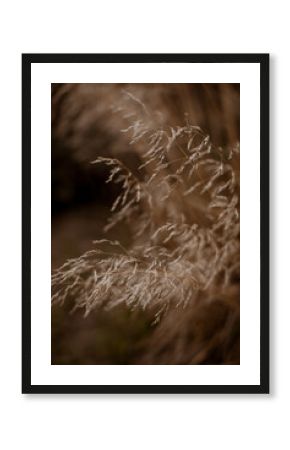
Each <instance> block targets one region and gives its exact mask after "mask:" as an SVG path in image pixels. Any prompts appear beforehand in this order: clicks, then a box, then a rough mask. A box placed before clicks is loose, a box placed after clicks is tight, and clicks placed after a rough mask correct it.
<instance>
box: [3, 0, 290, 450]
mask: <svg viewBox="0 0 290 450" xmlns="http://www.w3.org/2000/svg"><path fill="white" fill-rule="evenodd" d="M0 17H1V24H0V48H1V53H0V55H1V70H0V89H1V90H0V105H1V108H0V114H1V117H0V124H1V127H0V129H1V139H0V145H1V176H0V181H1V189H0V193H1V194H0V195H1V231H0V239H1V242H0V251H1V258H0V264H1V268H0V274H1V278H0V279H1V291H0V292H1V294H0V298H1V319H0V320H1V322H0V346H1V347H0V348H1V369H0V379H1V381H0V389H1V393H0V399H1V400H0V410H1V413H2V418H1V422H0V423H1V433H0V445H1V448H3V449H5V450H6V449H18V448H25V449H26V448H27V449H29V450H34V449H38V448H41V449H43V450H46V449H50V450H51V449H52V448H53V449H58V448H62V449H64V448H65V449H70V450H74V449H80V448H85V449H87V448H98V449H102V450H103V449H115V448H118V449H126V450H127V449H135V448H138V449H151V448H153V449H155V448H162V449H165V448H166V449H167V448H168V449H176V448H182V449H183V448H194V447H195V448H198V449H212V448H214V449H215V448H217V449H223V450H227V449H232V448H235V449H237V450H239V449H243V450H244V449H245V448H250V449H256V448H261V447H263V448H264V449H272V448H273V447H274V446H276V447H278V448H280V447H281V448H287V447H288V446H289V441H290V439H289V434H288V422H289V400H290V396H289V393H290V386H289V382H290V381H289V380H290V373H289V372H290V370H289V369H290V363H289V342H290V333H289V330H290V326H289V316H290V300H289V282H288V280H289V269H288V267H289V257H288V253H289V249H290V242H289V236H290V221H289V217H290V216H289V199H288V192H290V190H289V183H288V180H289V178H290V172H289V167H290V156H289V155H290V149H289V100H290V99H289V80H290V65H289V53H288V51H289V43H288V44H287V41H289V31H288V17H289V15H288V13H287V2H286V1H282V0H281V1H279V0H276V2H275V3H273V2H269V1H266V0H265V1H264V2H253V1H248V0H244V1H243V2H240V3H234V2H232V1H225V0H220V1H218V2H217V1H206V0H203V1H200V2H194V1H193V0H190V1H185V0H179V1H171V0H167V1H166V2H165V1H164V2H161V1H160V2H157V1H156V0H154V1H151V0H147V1H146V2H142V3H140V2H136V1H128V0H126V1H125V0H123V1H115V2H113V1H109V0H107V1H106V2H97V1H87V0H82V1H81V2H80V1H73V0H70V1H62V2H60V1H59V0H58V1H54V0H51V1H50V2H37V1H29V0H26V1H13V0H10V2H6V3H5V4H4V2H2V4H1V6H0ZM22 52H43V53H45V52H95V53H98V52H104V53H105V52H167V53H173V52H189V53H194V52H270V53H271V55H272V56H271V178H272V179H271V181H272V188H271V202H272V205H271V206H272V208H271V227H272V231H271V235H272V243H271V266H272V283H271V297H272V305H271V332H272V334H271V353H272V355H271V395H270V396H238V395H231V396H205V395H202V396H201V395H200V396H163V397H162V396H143V397H142V396H119V397H116V396H65V395H63V396H45V395H39V396H23V395H21V393H20V392H21V279H20V268H21V255H20V244H21V234H20V232H21V203H20V202H21V195H20V190H21V185H20V182H21V56H20V55H21V53H22ZM8 188H9V189H8ZM8 192H9V195H7V193H8ZM278 441H280V442H281V443H280V444H279V443H278Z"/></svg>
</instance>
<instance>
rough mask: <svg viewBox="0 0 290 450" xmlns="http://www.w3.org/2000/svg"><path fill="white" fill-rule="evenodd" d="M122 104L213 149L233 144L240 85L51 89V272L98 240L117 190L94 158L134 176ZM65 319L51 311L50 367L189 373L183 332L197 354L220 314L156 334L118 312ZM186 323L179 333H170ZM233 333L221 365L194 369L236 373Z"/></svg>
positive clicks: (168, 322) (214, 359)
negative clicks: (147, 367)
mask: <svg viewBox="0 0 290 450" xmlns="http://www.w3.org/2000/svg"><path fill="white" fill-rule="evenodd" d="M130 95H131V96H134V98H136V99H139V100H140V102H142V103H143V104H144V105H146V108H147V109H148V111H150V115H152V117H154V119H153V120H154V124H156V126H162V127H165V126H176V125H184V124H185V123H186V122H187V121H188V122H190V123H191V124H193V125H198V126H200V127H201V128H202V129H203V130H204V131H205V133H207V134H209V135H210V136H211V140H212V142H213V143H214V145H216V146H222V147H229V146H233V145H235V144H236V143H237V142H238V141H239V126H240V125H239V124H240V92H239V85H238V84H126V85H125V84H53V85H52V97H51V101H52V115H51V119H52V128H51V133H52V135H51V136H52V160H51V164H52V205H51V209H52V253H51V257H52V270H54V269H56V268H57V267H59V266H60V265H61V264H63V263H64V262H65V261H66V260H67V259H68V258H71V257H77V256H80V255H81V254H82V253H83V252H85V251H87V250H89V249H90V248H91V244H92V241H93V240H94V239H100V238H102V237H104V233H103V227H104V225H105V224H106V221H107V219H108V216H109V213H110V206H111V204H112V201H113V199H114V198H115V196H116V193H117V192H116V189H117V188H116V187H114V186H112V185H111V184H106V183H105V180H106V177H107V171H106V170H105V169H104V168H102V167H101V166H100V165H92V164H90V162H91V161H92V160H94V159H96V157H97V156H100V155H102V156H115V157H118V158H119V159H121V160H122V161H124V162H125V163H126V164H127V165H128V166H129V167H130V168H131V169H132V170H134V169H135V170H136V167H137V166H138V162H139V160H138V156H137V154H138V152H137V148H136V146H138V144H137V143H136V144H133V145H129V144H128V138H127V137H126V135H125V134H124V133H122V132H121V130H123V129H124V128H127V127H128V122H129V121H130V114H131V115H132V114H133V113H136V111H133V113H132V111H131V108H132V107H131V103H132V102H131V100H130ZM140 107H141V106H140ZM134 108H135V109H136V102H135V106H134ZM137 109H138V104H137ZM106 237H109V238H113V239H114V238H115V239H119V240H120V241H122V242H123V243H124V244H125V245H129V244H130V232H129V230H128V229H127V228H126V227H125V226H120V225H119V226H118V227H117V229H112V230H111V231H110V232H109V235H108V234H107V235H106ZM234 295H237V294H234ZM212 308H213V309H212ZM70 309H71V306H70V305H69V304H65V305H64V306H62V307H61V306H54V307H53V308H52V364H138V363H143V364H152V363H153V364H189V363H190V352H191V341H190V333H189V332H188V330H190V329H191V326H193V324H195V327H196V328H198V327H199V328H200V329H201V331H200V333H199V335H200V339H201V342H200V343H199V345H202V342H204V341H206V342H207V341H209V340H210V337H211V335H212V334H214V333H215V330H219V329H220V328H221V327H223V325H224V322H225V321H226V320H227V314H226V311H225V310H224V308H223V306H222V305H221V304H215V305H214V307H209V310H208V311H206V312H205V311H198V312H196V311H195V312H194V314H193V313H192V312H190V311H187V312H186V319H185V316H184V314H185V313H184V311H183V312H181V313H179V314H178V313H175V315H174V317H173V318H172V317H170V316H169V317H168V318H167V319H166V318H165V319H164V323H163V324H162V326H161V325H158V326H152V320H151V317H150V315H149V314H148V313H147V312H144V311H133V312H130V311H128V310H127V309H126V308H125V307H118V308H117V309H114V310H111V311H97V312H94V313H91V314H90V315H89V316H88V317H87V318H84V317H83V314H82V312H81V311H77V312H74V313H73V314H71V313H70ZM176 314H177V316H176ZM184 320H185V321H186V323H187V325H186V327H185V328H184V327H183V326H182V325H181V326H179V327H176V326H174V324H176V323H181V324H182V323H184ZM205 324H206V325H205ZM168 329H170V332H168ZM234 330H236V331H235V333H236V334H234V335H233V338H232V341H231V339H229V344H228V345H229V348H228V350H227V351H226V355H225V351H224V350H223V352H220V351H219V349H218V346H213V348H212V349H211V352H208V353H207V355H206V356H205V357H204V359H201V361H200V363H201V364H202V363H204V364H222V363H229V364H231V363H238V361H239V349H238V348H237V346H238V345H239V341H238V335H237V333H238V331H237V330H238V327H237V326H236V327H234ZM233 333H234V332H233ZM164 334H166V336H167V337H166V339H164V337H163V335H164ZM160 342H165V344H162V345H160Z"/></svg>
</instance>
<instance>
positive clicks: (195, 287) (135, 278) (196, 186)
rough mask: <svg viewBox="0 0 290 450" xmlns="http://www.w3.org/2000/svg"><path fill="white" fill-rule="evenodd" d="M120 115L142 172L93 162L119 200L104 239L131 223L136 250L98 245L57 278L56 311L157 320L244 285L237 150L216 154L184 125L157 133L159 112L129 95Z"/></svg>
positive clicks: (112, 162) (54, 289)
mask: <svg viewBox="0 0 290 450" xmlns="http://www.w3.org/2000/svg"><path fill="white" fill-rule="evenodd" d="M124 95H125V100H124V99H123V101H122V103H120V105H117V106H116V107H115V108H114V109H115V113H119V114H120V113H121V114H123V116H124V117H125V119H126V120H128V127H126V128H125V129H123V130H121V131H120V133H122V134H124V135H127V136H128V139H127V141H128V146H130V145H131V146H132V147H134V151H137V152H138V156H139V158H140V161H141V163H140V165H139V167H138V170H134V171H133V170H129V168H128V167H126V165H125V164H124V162H122V161H121V158H120V159H116V158H105V157H98V158H97V159H96V160H94V161H93V162H92V164H102V165H104V166H106V167H107V169H108V179H107V183H114V184H116V185H117V186H118V187H119V188H120V193H119V195H118V196H117V198H116V199H115V201H114V203H113V205H112V215H111V218H110V220H109V222H108V224H107V227H106V231H108V230H109V229H110V228H111V227H118V224H119V223H120V222H121V221H122V222H125V223H126V224H127V225H128V227H129V229H130V234H131V236H132V239H131V245H130V246H129V247H128V246H126V247H125V246H124V243H122V242H119V241H116V240H115V241H110V240H104V239H102V240H96V241H95V242H94V247H93V248H92V249H91V250H90V251H88V252H87V253H85V254H84V255H82V256H80V257H78V258H75V259H70V260H68V261H67V262H66V263H65V264H64V265H63V266H62V267H60V268H59V269H58V270H56V271H55V272H54V273H53V275H52V303H63V302H64V301H71V302H73V304H74V308H83V309H84V314H85V315H87V314H89V313H90V312H91V311H92V310H94V309H96V308H113V307H115V306H117V305H119V304H125V305H127V306H128V307H129V308H142V309H150V310H151V311H152V320H153V321H154V322H158V321H159V320H160V318H161V317H162V316H163V315H165V314H166V313H167V312H168V311H170V310H172V309H176V308H180V309H184V308H186V307H187V306H188V305H192V304H194V303H195V302H196V301H197V299H198V298H200V293H204V295H203V296H202V297H203V298H204V299H211V298H214V296H215V295H216V292H221V293H222V292H224V291H226V290H227V289H228V287H229V286H230V285H231V283H232V280H233V279H234V278H235V277H236V278H237V277H239V261H240V240H239V233H240V221H239V187H240V186H239V185H240V181H239V153H240V150H239V145H238V144H237V145H236V146H234V148H231V149H222V148H217V147H215V146H214V145H213V144H212V143H211V140H210V137H209V136H207V135H205V133H204V132H203V131H202V130H201V129H200V128H199V127H197V126H194V125H192V124H191V123H189V121H188V118H185V124H183V125H182V126H172V127H168V126H156V124H158V123H159V121H158V117H157V114H158V113H157V114H154V113H153V112H152V111H149V110H148V108H147V107H146V105H145V104H143V103H142V101H140V100H139V99H138V98H136V97H135V96H134V95H133V94H131V93H127V92H125V93H124Z"/></svg>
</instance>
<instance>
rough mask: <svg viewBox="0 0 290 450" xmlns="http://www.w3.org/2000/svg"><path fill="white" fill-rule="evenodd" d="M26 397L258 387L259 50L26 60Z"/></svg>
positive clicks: (265, 117) (262, 289) (262, 270)
mask: <svg viewBox="0 0 290 450" xmlns="http://www.w3.org/2000/svg"><path fill="white" fill-rule="evenodd" d="M22 148H23V153H22V154H23V159H22V170H23V174H22V175H23V178H22V189H23V191H22V192H23V196H22V208H23V209H22V219H23V222H22V238H23V239H22V245H23V253H22V268H23V269H22V270H23V281H22V282H23V286H22V289H23V291H22V292H23V295H22V392H23V393H92V394H93V393H97V394H101V393H144V394H146V393H147V394H153V393H172V394H177V393H182V394H190V393H192V394H194V393H241V394H243V393H244V394H250V393H265V394H266V393H268V392H269V55H268V54H23V55H22Z"/></svg>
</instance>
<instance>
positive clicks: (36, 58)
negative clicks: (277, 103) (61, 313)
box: [22, 53, 270, 394]
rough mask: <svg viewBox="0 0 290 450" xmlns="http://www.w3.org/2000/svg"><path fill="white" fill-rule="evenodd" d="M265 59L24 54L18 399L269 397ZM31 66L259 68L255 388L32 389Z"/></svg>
mask: <svg viewBox="0 0 290 450" xmlns="http://www.w3.org/2000/svg"><path fill="white" fill-rule="evenodd" d="M269 59H270V58H269V54H233V53H231V54H23V55H22V393H34V394H37V393H41V394H45V393H46V394H64V393H67V394H251V393H252V394H258V393H262V394H267V393H269ZM33 63H44V64H45V63H66V64H70V63H79V64H82V63H122V64H126V63H144V64H146V63H232V64H235V63H249V64H251V63H256V64H259V65H260V219H261V220H260V249H261V250H260V264H261V265H260V267H261V270H260V384H258V385H172V386H168V385H139V386H137V385H130V386H127V385H32V384H31V65H32V64H33Z"/></svg>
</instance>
